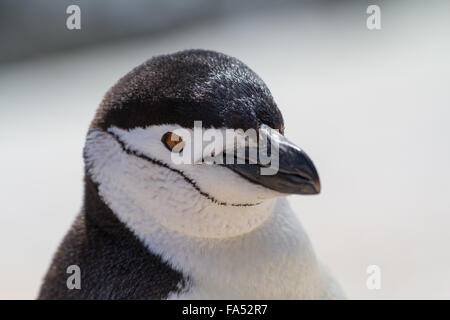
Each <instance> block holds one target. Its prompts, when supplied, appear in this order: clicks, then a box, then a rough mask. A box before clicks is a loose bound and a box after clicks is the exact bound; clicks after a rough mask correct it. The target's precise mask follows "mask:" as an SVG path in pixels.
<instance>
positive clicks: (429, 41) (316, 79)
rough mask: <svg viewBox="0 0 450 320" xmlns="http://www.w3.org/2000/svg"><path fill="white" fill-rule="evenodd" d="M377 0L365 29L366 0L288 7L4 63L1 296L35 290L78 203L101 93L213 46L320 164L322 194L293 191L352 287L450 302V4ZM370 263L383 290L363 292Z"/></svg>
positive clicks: (321, 248) (308, 224) (358, 293)
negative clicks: (242, 69) (151, 64)
mask: <svg viewBox="0 0 450 320" xmlns="http://www.w3.org/2000/svg"><path fill="white" fill-rule="evenodd" d="M372 4H378V5H380V7H381V23H382V29H381V30H377V31H369V30H368V29H367V28H366V18H367V14H366V8H367V3H365V2H357V3H356V2H342V3H341V4H339V5H338V4H334V5H332V4H331V3H328V2H325V3H323V4H316V5H314V4H312V3H309V2H308V3H307V4H306V5H305V3H301V4H296V3H286V4H285V5H284V6H282V7H280V8H274V7H270V8H269V7H266V8H263V9H262V10H242V12H239V10H235V11H236V12H234V13H233V14H227V15H223V16H220V17H214V19H207V18H202V19H199V20H198V21H196V23H192V24H187V25H186V26H183V27H181V28H174V29H170V28H169V29H168V30H167V31H166V32H158V33H157V34H156V35H155V34H148V35H145V34H143V35H142V34H141V35H139V36H138V37H130V38H129V39H128V38H127V37H126V36H124V37H121V38H120V40H117V39H116V40H114V41H108V42H99V43H97V44H95V45H92V44H89V45H83V46H80V47H79V48H78V47H74V48H69V49H67V50H65V51H62V52H61V51H54V52H51V53H45V54H41V55H40V56H37V57H27V58H26V59H25V58H23V59H16V60H14V59H10V60H8V61H6V60H5V61H6V62H4V63H3V64H0V146H1V149H0V155H1V157H0V161H1V162H0V163H1V166H0V177H1V180H0V195H1V201H0V298H1V299H14V298H20V299H33V298H35V297H36V295H37V292H38V288H39V286H40V283H41V280H42V277H43V276H44V274H45V272H46V269H47V268H48V266H49V263H50V259H51V257H52V255H53V253H54V252H55V250H56V248H57V246H58V244H59V242H60V241H61V239H62V237H63V236H64V234H65V233H66V232H67V230H68V229H69V226H70V225H71V223H72V221H73V220H74V217H75V216H76V214H77V213H78V211H79V209H80V207H81V204H82V192H83V190H82V177H83V162H82V148H83V145H84V139H85V134H86V132H87V128H88V125H89V123H90V121H91V119H92V117H93V115H94V112H95V109H96V108H97V106H98V104H99V103H100V101H101V99H102V97H103V95H104V94H105V92H106V91H107V90H108V89H109V88H110V87H111V86H112V85H113V84H114V83H115V81H117V80H118V79H119V77H121V76H122V75H124V74H125V73H127V72H128V71H129V70H130V69H131V68H133V67H135V66H136V65H138V64H140V63H142V62H144V61H145V60H146V59H148V58H150V57H151V56H153V55H157V54H163V53H170V52H174V51H178V50H182V49H188V48H204V49H212V50H216V51H221V52H224V53H227V54H230V55H232V56H235V57H237V58H239V59H240V60H242V61H244V62H245V63H247V64H248V65H249V66H250V67H251V68H252V69H253V70H255V71H256V73H258V74H259V75H260V76H261V77H262V79H264V80H265V82H266V83H267V85H268V86H269V88H270V89H271V91H272V94H273V96H274V97H275V100H276V101H277V103H278V106H279V108H280V109H281V111H282V112H283V115H284V119H285V125H286V135H287V136H288V137H289V138H290V139H291V140H292V141H295V142H296V143H298V144H299V145H300V146H301V147H302V148H303V149H305V150H306V151H307V152H308V154H309V155H310V156H311V157H312V159H313V160H314V162H315V164H316V166H317V168H318V170H319V173H320V175H321V180H322V184H323V190H322V193H321V195H319V196H314V197H302V196H291V197H290V200H291V203H292V204H293V206H294V208H295V209H296V211H297V212H298V213H299V217H300V219H301V221H302V223H303V224H304V226H305V228H306V230H307V231H308V233H309V235H310V238H311V240H312V242H313V245H314V247H315V249H316V253H317V255H318V256H319V258H320V259H321V260H322V261H323V262H324V263H325V264H326V265H327V266H328V267H329V268H330V270H331V271H332V273H333V274H334V275H335V276H336V277H337V279H338V280H339V281H340V282H341V284H342V286H343V288H344V290H345V291H346V293H347V296H348V297H349V298H352V299H397V298H405V299H410V298H414V299H415V298H425V299H431V298H437V299H442V298H446V299H449V298H450V250H449V249H448V244H449V242H450V232H449V227H450V166H449V165H450V126H449V123H450V90H449V82H450V62H449V57H450V37H449V32H450V19H448V14H449V13H450V2H446V1H427V2H418V1H417V2H414V1H390V2H387V1H374V2H373V3H372ZM80 7H81V10H82V30H80V31H67V30H65V29H64V28H65V18H66V14H65V8H63V9H62V11H61V22H60V24H61V28H63V30H64V32H66V33H67V36H66V37H67V38H68V39H69V41H70V37H71V32H81V33H88V32H89V22H87V21H85V22H84V24H83V21H84V20H83V19H95V17H93V16H89V13H88V12H85V13H84V12H83V5H80ZM83 17H85V18H83ZM37 28H38V27H37ZM66 40H67V39H66ZM1 42H2V44H1V46H2V48H3V47H5V48H6V47H7V46H8V43H7V42H5V41H4V40H2V41H1ZM8 59H9V58H8ZM372 264H376V265H379V266H380V267H381V272H382V280H381V281H382V282H381V283H382V284H381V285H382V287H381V289H380V290H368V289H367V287H366V279H367V277H368V275H367V273H366V268H367V266H368V265H372Z"/></svg>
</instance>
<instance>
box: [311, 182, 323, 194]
mask: <svg viewBox="0 0 450 320" xmlns="http://www.w3.org/2000/svg"><path fill="white" fill-rule="evenodd" d="M313 185H314V190H315V191H316V194H319V193H320V188H321V186H320V180H319V179H317V180H314V181H313Z"/></svg>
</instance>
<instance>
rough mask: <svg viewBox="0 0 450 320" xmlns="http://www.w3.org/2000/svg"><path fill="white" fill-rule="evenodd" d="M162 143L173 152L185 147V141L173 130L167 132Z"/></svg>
mask: <svg viewBox="0 0 450 320" xmlns="http://www.w3.org/2000/svg"><path fill="white" fill-rule="evenodd" d="M161 141H162V143H164V145H165V146H166V147H167V149H169V150H170V151H172V152H177V153H178V152H181V151H183V148H184V142H183V139H181V137H180V136H179V135H177V134H175V133H173V132H166V133H165V134H164V135H163V136H162V138H161Z"/></svg>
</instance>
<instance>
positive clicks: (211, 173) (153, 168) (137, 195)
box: [85, 125, 281, 238]
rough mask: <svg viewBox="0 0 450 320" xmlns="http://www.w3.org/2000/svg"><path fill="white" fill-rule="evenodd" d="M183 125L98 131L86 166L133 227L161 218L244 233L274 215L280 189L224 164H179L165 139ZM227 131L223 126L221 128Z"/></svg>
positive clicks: (211, 233)
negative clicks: (237, 171)
mask: <svg viewBox="0 0 450 320" xmlns="http://www.w3.org/2000/svg"><path fill="white" fill-rule="evenodd" d="M177 129H181V128H180V127H179V126H177V125H159V126H150V127H147V128H145V129H144V128H135V129H131V130H124V129H119V128H116V127H111V128H109V129H108V132H104V131H100V130H97V131H93V132H91V133H90V134H89V136H88V138H87V142H86V147H85V157H86V165H87V168H88V170H89V174H90V175H91V177H92V179H93V180H94V181H95V182H96V183H97V184H98V185H99V193H100V195H101V196H102V197H103V199H104V201H105V202H106V203H107V204H108V205H109V206H110V207H111V209H112V210H113V211H114V212H115V213H116V214H117V215H118V216H119V218H120V219H122V221H124V222H125V223H127V224H128V226H129V227H130V228H132V229H135V228H138V227H139V225H142V224H146V223H150V222H155V221H156V222H157V223H159V224H161V225H162V226H163V227H165V228H167V229H170V230H175V231H178V232H182V233H184V234H189V235H191V236H199V237H217V238H221V237H228V236H235V235H239V234H242V233H245V232H248V231H251V230H252V229H254V228H256V227H257V226H258V225H260V224H261V223H262V222H263V221H265V219H266V218H267V217H268V215H270V212H271V209H272V206H273V204H274V200H273V198H274V197H277V196H279V195H281V194H280V193H278V192H276V191H273V190H270V189H267V188H265V187H263V186H260V185H257V184H254V183H251V182H249V181H248V180H246V179H245V178H243V177H241V176H240V175H238V174H237V173H235V172H233V171H231V170H229V169H227V168H225V167H223V166H220V165H206V164H176V163H174V162H173V161H172V152H171V151H170V150H169V149H168V148H167V147H166V146H165V145H164V143H163V142H162V141H161V138H162V137H163V135H164V134H165V133H167V132H174V131H175V132H176V131H177ZM217 130H222V129H217Z"/></svg>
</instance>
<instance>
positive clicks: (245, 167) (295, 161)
mask: <svg viewBox="0 0 450 320" xmlns="http://www.w3.org/2000/svg"><path fill="white" fill-rule="evenodd" d="M262 129H263V130H265V131H266V134H267V136H268V138H269V139H268V140H269V144H268V145H271V144H274V143H275V144H276V147H277V148H278V159H279V160H278V170H276V169H277V168H276V166H275V171H274V172H276V173H275V174H272V175H267V174H261V173H262V172H261V169H262V168H267V167H268V166H271V164H269V165H267V164H265V165H263V164H261V162H260V161H259V157H258V163H256V164H255V163H245V164H226V165H225V166H226V167H228V168H229V169H231V170H233V171H234V172H236V173H238V174H240V175H241V176H243V177H245V178H246V179H248V180H250V181H251V182H254V183H256V184H260V185H262V186H264V187H267V188H269V189H272V190H276V191H278V192H281V193H287V194H318V193H320V180H319V174H318V173H317V170H316V168H315V166H314V164H313V162H312V161H311V159H310V158H309V157H308V155H307V154H306V153H305V152H303V151H302V150H301V149H300V148H299V147H297V146H296V145H294V144H293V143H291V142H290V141H289V140H288V139H286V138H285V137H284V136H283V135H281V134H280V133H278V132H277V131H275V130H270V128H268V127H266V128H262ZM271 155H272V154H271Z"/></svg>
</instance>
